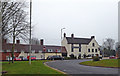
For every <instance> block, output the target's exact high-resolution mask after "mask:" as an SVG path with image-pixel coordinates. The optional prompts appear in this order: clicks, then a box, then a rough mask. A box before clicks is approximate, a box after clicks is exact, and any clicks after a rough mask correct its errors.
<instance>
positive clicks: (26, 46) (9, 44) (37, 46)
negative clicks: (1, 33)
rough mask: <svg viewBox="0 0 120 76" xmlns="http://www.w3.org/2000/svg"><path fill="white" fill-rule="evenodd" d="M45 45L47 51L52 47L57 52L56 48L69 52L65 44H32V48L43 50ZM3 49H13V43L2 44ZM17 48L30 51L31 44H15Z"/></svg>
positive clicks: (37, 50)
mask: <svg viewBox="0 0 120 76" xmlns="http://www.w3.org/2000/svg"><path fill="white" fill-rule="evenodd" d="M44 47H45V49H46V51H45V52H48V51H47V50H48V49H52V50H53V52H56V50H61V49H62V51H61V52H62V53H67V51H66V48H65V47H64V46H52V45H31V50H34V51H35V52H39V51H41V52H43V48H44ZM2 49H3V50H12V44H11V43H5V44H3V45H2ZM15 50H17V52H21V51H24V52H29V45H28V44H15Z"/></svg>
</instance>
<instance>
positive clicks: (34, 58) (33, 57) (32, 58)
mask: <svg viewBox="0 0 120 76" xmlns="http://www.w3.org/2000/svg"><path fill="white" fill-rule="evenodd" d="M29 57H30V56H27V59H28V60H29ZM31 60H36V56H31Z"/></svg>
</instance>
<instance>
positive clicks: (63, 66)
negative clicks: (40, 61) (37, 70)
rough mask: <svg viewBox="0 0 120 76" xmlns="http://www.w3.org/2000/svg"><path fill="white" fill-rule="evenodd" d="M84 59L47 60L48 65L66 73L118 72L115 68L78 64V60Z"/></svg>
mask: <svg viewBox="0 0 120 76" xmlns="http://www.w3.org/2000/svg"><path fill="white" fill-rule="evenodd" d="M83 61H88V59H86V60H56V61H51V62H47V63H46V64H47V65H48V66H50V67H53V68H55V69H58V70H60V71H63V72H65V73H67V74H118V69H117V68H103V67H93V66H84V65H80V64H79V63H80V62H83Z"/></svg>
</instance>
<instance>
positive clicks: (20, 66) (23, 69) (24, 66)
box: [2, 60, 63, 74]
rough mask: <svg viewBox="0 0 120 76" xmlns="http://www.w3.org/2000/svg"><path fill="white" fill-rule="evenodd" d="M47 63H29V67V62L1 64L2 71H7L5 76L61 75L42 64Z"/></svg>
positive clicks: (40, 61) (41, 61)
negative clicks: (9, 75)
mask: <svg viewBox="0 0 120 76" xmlns="http://www.w3.org/2000/svg"><path fill="white" fill-rule="evenodd" d="M47 61H48V60H39V61H31V63H32V64H31V65H30V64H29V61H15V62H14V64H12V63H10V64H9V62H2V71H7V74H63V73H61V72H58V71H56V70H53V69H51V68H49V67H47V66H45V65H44V64H43V62H47Z"/></svg>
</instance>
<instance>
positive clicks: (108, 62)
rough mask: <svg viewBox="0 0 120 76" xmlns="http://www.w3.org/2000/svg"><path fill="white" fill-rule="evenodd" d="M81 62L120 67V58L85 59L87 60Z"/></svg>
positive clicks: (89, 64) (83, 63) (90, 64)
mask: <svg viewBox="0 0 120 76" xmlns="http://www.w3.org/2000/svg"><path fill="white" fill-rule="evenodd" d="M80 64H82V65H88V66H102V67H120V59H106V60H100V61H85V62H81V63H80ZM118 64H119V65H118Z"/></svg>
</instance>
